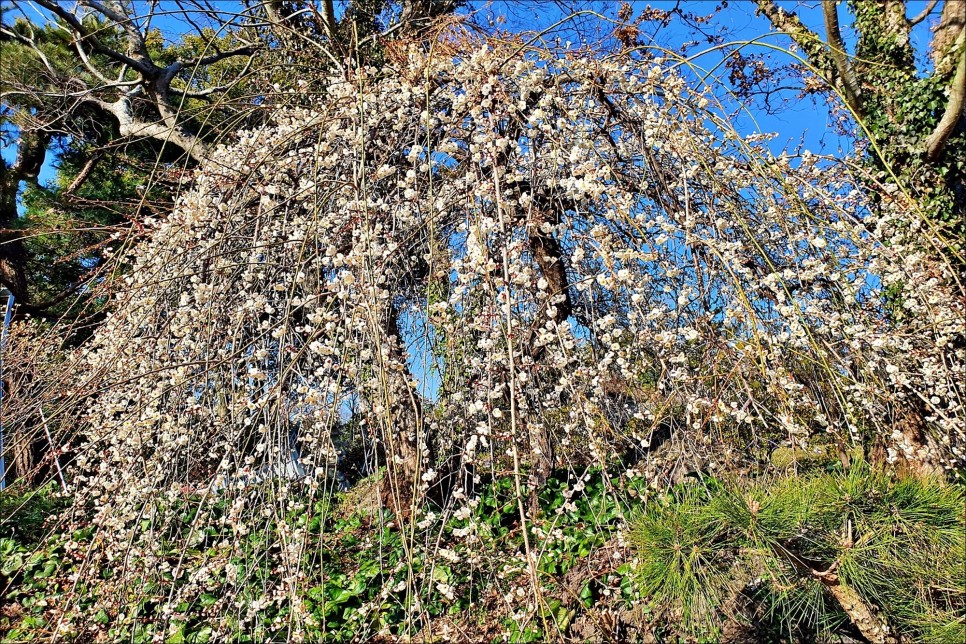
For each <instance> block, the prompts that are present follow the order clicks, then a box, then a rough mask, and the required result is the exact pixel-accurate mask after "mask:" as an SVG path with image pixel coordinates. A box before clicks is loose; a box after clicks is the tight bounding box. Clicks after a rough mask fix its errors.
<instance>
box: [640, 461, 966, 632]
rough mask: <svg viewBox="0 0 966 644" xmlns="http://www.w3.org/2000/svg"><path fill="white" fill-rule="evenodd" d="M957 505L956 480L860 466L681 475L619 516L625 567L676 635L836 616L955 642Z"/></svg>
mask: <svg viewBox="0 0 966 644" xmlns="http://www.w3.org/2000/svg"><path fill="white" fill-rule="evenodd" d="M964 504H966V496H964V491H963V489H962V487H960V486H952V485H947V484H945V483H943V482H941V481H940V480H938V479H934V478H919V477H916V476H913V475H910V474H906V475H892V474H888V473H886V472H883V471H880V470H876V469H873V468H870V467H869V466H868V465H867V464H865V463H863V462H859V463H858V464H856V465H855V466H853V467H852V468H851V469H849V470H848V471H846V472H843V471H832V472H818V473H811V474H806V475H804V476H798V477H795V476H792V477H787V478H777V479H760V480H755V481H747V480H732V481H727V480H717V479H704V480H702V481H699V482H694V481H692V482H690V483H689V484H685V485H682V486H681V487H679V488H678V489H676V490H673V491H672V492H670V493H669V494H667V495H666V496H664V497H663V498H661V499H660V500H657V501H656V502H653V503H651V504H650V505H649V506H648V507H647V508H646V509H645V510H644V511H643V513H642V515H641V516H640V517H639V518H638V519H636V520H635V521H634V522H633V527H632V532H631V535H632V537H631V540H632V543H633V545H634V547H635V549H636V550H637V557H638V560H639V563H638V564H637V565H636V566H635V571H634V573H633V575H634V578H635V580H636V582H637V583H638V585H639V586H640V589H641V592H642V594H644V595H649V596H650V597H651V599H652V601H653V603H654V604H655V605H656V606H657V607H659V608H660V609H662V610H663V611H664V614H665V619H667V620H668V622H670V623H672V624H675V625H676V626H677V627H678V628H679V629H680V631H681V632H682V633H683V634H686V635H689V636H696V635H702V634H703V635H710V636H712V637H715V636H718V635H720V633H721V624H722V623H723V622H724V621H726V620H727V619H728V618H732V617H737V618H739V619H745V620H756V621H759V622H760V623H761V624H762V625H761V626H760V628H762V629H767V628H772V629H775V630H777V634H778V635H779V636H780V637H782V638H790V639H803V640H806V641H813V640H825V639H827V638H829V637H831V636H832V635H833V634H834V633H835V632H836V631H837V630H839V629H840V628H841V627H843V626H847V627H849V628H852V629H855V630H857V631H859V632H860V633H861V634H862V635H863V636H864V637H866V638H867V639H869V640H870V641H887V639H886V638H887V637H890V636H900V637H902V638H909V639H910V640H911V641H934V642H961V641H963V640H964V638H966V630H964V629H966V626H964V619H966V575H964V572H963V571H964V570H966V515H964V512H966V505H964ZM739 607H743V608H742V610H741V611H740V614H739V611H738V610H737V608H739Z"/></svg>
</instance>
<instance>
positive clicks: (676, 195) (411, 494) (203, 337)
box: [65, 42, 966, 615]
mask: <svg viewBox="0 0 966 644" xmlns="http://www.w3.org/2000/svg"><path fill="white" fill-rule="evenodd" d="M718 114H719V111H718V110H716V104H715V101H714V98H713V96H712V95H711V94H710V93H705V92H704V91H702V90H700V89H696V88H694V87H692V86H691V84H689V83H688V82H686V81H685V78H684V77H683V76H682V75H681V74H680V73H679V72H678V71H676V66H675V64H674V61H673V60H663V59H660V58H652V57H649V56H641V55H639V54H635V53H630V52H628V53H623V54H614V55H612V56H609V57H594V56H590V55H581V54H574V53H572V52H571V53H567V54H561V53H558V52H555V51H550V50H533V49H530V48H527V47H525V46H523V44H522V43H519V42H511V43H507V42H477V43H473V44H472V47H471V51H470V52H469V53H467V54H465V55H457V54H456V53H454V51H453V50H451V49H450V48H449V45H447V44H446V43H438V44H437V45H435V46H434V47H431V48H425V49H423V48H412V49H407V48H403V47H400V48H399V49H397V50H394V51H393V52H392V63H391V64H389V65H387V66H386V67H385V68H384V69H381V70H378V71H377V70H374V69H358V70H354V71H352V72H351V73H347V74H345V75H342V76H340V77H337V78H333V79H332V80H331V83H330V84H329V85H328V86H327V87H326V88H325V91H324V92H323V93H322V94H321V97H320V98H319V99H318V103H317V104H316V105H315V106H314V107H313V108H312V109H305V110H294V109H293V110H290V111H285V112H280V113H278V114H275V115H274V118H273V119H272V123H271V124H270V125H266V126H264V127H263V128H261V129H258V130H254V131H250V132H247V133H245V134H243V135H242V136H241V138H240V141H239V142H238V143H237V144H234V145H232V146H229V147H220V148H218V149H217V150H215V151H213V152H212V154H211V155H210V156H209V158H208V160H207V161H206V163H205V164H204V165H203V167H202V168H201V169H200V171H199V172H198V174H197V177H196V180H195V187H194V188H193V190H192V191H190V193H188V194H187V195H186V196H185V197H183V198H182V199H181V200H180V202H179V204H178V206H177V208H176V210H175V212H174V213H173V215H172V216H171V217H170V218H168V219H167V220H165V221H163V222H154V223H152V225H153V226H154V232H153V234H152V235H151V237H150V239H149V241H147V242H146V243H145V244H143V245H141V246H138V247H134V248H131V249H129V253H128V254H127V255H123V254H121V255H119V257H118V261H119V262H124V261H129V262H130V263H131V265H130V270H128V271H127V272H126V276H123V277H121V278H118V279H119V282H118V283H117V284H116V285H115V286H114V295H112V300H111V302H110V308H111V310H112V311H113V312H112V314H111V316H110V317H109V319H108V320H107V321H106V323H105V324H104V326H103V327H102V328H101V329H99V330H98V331H97V334H96V336H95V337H94V339H93V340H92V342H91V344H90V345H89V346H87V347H86V348H85V349H84V356H83V361H84V366H83V367H82V368H80V369H78V370H77V378H78V381H77V382H78V384H77V385H76V386H77V390H78V391H83V392H85V393H90V392H96V395H94V396H93V397H92V398H87V399H85V401H86V402H85V404H84V406H83V407H84V409H83V410H80V411H77V412H76V416H75V417H76V423H77V424H76V426H77V428H78V429H77V432H78V439H77V444H78V447H77V450H78V457H77V460H76V464H75V465H74V477H75V478H74V481H75V482H76V483H75V485H76V486H77V493H78V494H79V495H80V496H81V497H82V498H84V499H86V500H87V501H88V502H87V503H86V504H83V503H78V504H76V506H75V507H80V508H83V509H84V511H87V510H93V511H94V512H95V514H96V522H97V524H98V525H99V526H100V527H101V528H102V531H101V533H100V534H102V535H107V534H111V535H113V536H111V537H110V538H107V537H104V538H102V539H99V541H98V546H97V547H96V548H92V549H91V550H90V556H91V557H94V558H95V559H96V558H97V557H106V558H107V559H108V560H111V559H116V560H118V561H120V560H124V561H127V562H128V563H127V564H125V566H124V568H123V572H122V573H121V574H120V575H119V576H118V578H117V579H119V581H118V583H120V584H122V585H125V587H128V588H134V587H136V586H137V585H138V584H140V583H141V582H142V581H143V576H144V575H145V574H152V573H146V572H145V571H151V570H153V565H154V564H157V562H158V561H161V560H162V559H163V558H162V557H161V550H162V549H163V548H162V543H161V540H160V538H159V537H158V534H159V530H156V529H154V528H153V527H152V528H151V529H145V527H144V525H143V522H144V521H145V520H146V519H147V520H149V523H150V524H151V525H152V526H154V525H162V524H164V522H165V521H170V520H173V519H172V517H169V516H167V515H166V514H165V511H164V508H165V507H171V506H170V504H169V505H165V503H164V502H162V500H163V499H168V501H169V502H170V500H172V499H175V498H179V496H181V495H184V494H185V493H186V492H190V493H200V494H202V498H203V499H205V501H202V502H201V505H200V506H199V507H201V510H199V511H201V512H203V511H205V510H204V508H205V507H206V506H205V503H207V502H209V501H210V499H214V498H216V497H224V496H228V497H230V498H237V501H236V502H235V504H234V505H232V508H231V510H230V511H229V512H227V514H226V517H225V519H224V520H225V521H226V522H227V524H228V525H230V526H232V529H233V530H235V531H236V532H235V534H236V535H237V534H245V533H246V532H247V531H250V530H252V529H253V528H254V526H255V524H256V523H258V522H263V523H264V521H265V517H266V516H269V515H270V514H271V513H272V512H275V511H276V510H277V511H278V512H282V510H281V509H279V508H285V509H287V510H290V509H292V508H289V507H288V505H287V504H290V503H294V501H291V500H287V499H288V497H287V496H286V494H287V493H286V492H285V491H284V490H286V489H288V487H289V486H290V485H292V484H291V483H290V482H287V480H286V477H285V476H284V475H283V474H284V472H283V470H284V469H285V468H294V469H296V470H298V471H299V472H304V473H305V474H306V475H307V478H306V480H307V481H308V483H307V485H308V486H309V487H310V488H311V489H312V490H313V492H314V491H316V490H317V491H318V492H317V493H318V494H319V495H322V494H324V492H325V490H326V489H328V488H327V486H328V485H329V483H328V481H330V480H331V476H332V475H334V474H335V471H336V470H337V469H339V468H342V467H344V466H345V463H346V460H347V456H346V454H347V445H349V443H351V442H353V441H356V442H359V443H361V444H362V445H363V446H364V452H365V453H366V454H368V455H369V456H368V458H367V461H366V465H365V467H364V468H363V469H364V470H365V472H376V471H379V469H380V468H385V469H384V470H382V471H384V473H385V478H384V493H383V499H384V500H387V502H388V503H390V504H391V505H392V506H393V507H394V509H396V510H397V514H398V515H399V516H404V517H405V516H408V515H407V513H406V511H405V507H410V508H412V516H413V517H414V518H418V517H420V516H421V515H420V514H419V513H418V512H417V511H416V510H415V508H416V507H417V506H418V505H419V500H420V499H423V498H426V496H429V497H431V498H434V499H435V500H436V501H437V502H438V503H440V504H442V506H443V507H445V508H448V509H449V510H448V511H451V512H455V513H456V514H457V516H459V515H460V513H461V512H464V511H465V508H466V507H468V506H469V505H471V504H472V503H473V497H474V484H475V483H478V482H479V480H480V478H479V477H480V476H481V474H484V473H495V472H503V471H512V472H514V473H515V474H516V476H517V482H518V492H519V491H521V490H524V491H525V490H526V489H527V486H529V488H530V489H534V488H536V487H538V486H539V485H541V483H542V482H543V481H545V480H546V477H547V476H548V474H549V473H550V472H551V470H553V469H554V468H560V467H570V468H575V469H578V468H583V467H587V466H591V465H596V466H601V467H604V468H608V467H624V468H627V469H629V468H634V471H636V472H637V473H639V474H642V475H647V476H648V477H650V479H651V480H652V481H654V483H655V484H656V485H657V484H662V483H665V482H667V481H668V480H673V479H674V478H675V476H680V473H681V471H682V470H685V469H687V468H686V466H687V465H688V464H690V466H691V467H695V468H698V469H709V470H712V471H714V470H716V469H718V468H721V467H723V466H725V465H728V466H730V467H745V466H749V465H751V464H753V463H755V462H757V461H767V458H768V454H769V452H770V451H771V450H772V449H774V447H776V446H778V445H791V446H793V447H796V448H803V447H812V446H814V445H823V446H827V447H828V449H830V450H833V451H838V452H841V453H843V454H845V453H847V452H848V451H849V450H850V449H851V448H852V446H853V445H864V446H866V447H869V448H871V447H873V446H876V447H879V448H881V449H882V450H884V453H885V458H886V459H887V460H892V461H895V460H897V459H900V460H901V459H907V460H909V461H910V462H915V463H931V464H934V465H939V466H941V465H944V464H945V465H948V464H950V463H953V462H955V461H957V460H961V459H962V458H963V438H964V415H966V412H964V408H963V396H964V391H963V385H962V383H963V382H964V378H963V376H964V367H963V365H964V345H963V333H964V300H963V291H962V286H961V285H960V284H959V283H958V282H957V277H956V275H955V274H954V273H953V272H952V271H951V270H949V269H946V268H944V265H943V264H942V259H941V258H939V259H937V258H935V257H934V256H930V255H928V254H927V253H926V251H923V250H922V248H923V246H922V244H921V243H920V242H921V238H922V236H923V235H928V234H929V233H928V229H927V228H924V227H923V228H920V227H919V220H918V219H917V217H916V213H915V210H914V208H913V207H912V206H911V205H910V204H909V203H907V202H905V201H903V196H902V195H901V194H894V195H882V196H881V199H882V201H881V202H880V203H877V204H875V207H874V208H873V207H871V206H870V204H868V203H867V202H866V201H865V199H866V197H865V194H866V193H865V192H864V191H862V190H859V189H857V188H855V186H856V185H857V179H856V177H855V176H853V174H852V173H853V172H861V170H859V169H855V168H854V167H852V166H849V165H848V164H846V163H834V162H832V161H830V160H828V159H823V158H819V157H817V156H814V155H810V154H808V153H803V154H800V155H782V156H774V155H773V154H771V153H770V152H769V148H768V147H767V145H766V143H767V140H766V137H762V136H760V135H754V136H741V135H739V134H738V133H736V132H735V131H733V130H732V129H731V128H730V127H729V126H728V125H727V122H726V120H724V119H722V118H720V117H719V116H718ZM65 413H66V412H65ZM521 475H522V476H521ZM256 480H271V482H272V486H273V489H274V490H275V493H273V494H272V495H268V496H264V497H258V499H259V500H258V502H259V503H262V504H263V506H262V507H264V513H245V512H242V508H243V507H244V506H245V504H246V503H254V502H255V501H253V500H252V499H253V498H254V497H252V496H251V493H250V492H249V491H248V490H249V489H250V487H251V484H252V482H253V481H256ZM304 484H305V483H300V484H299V485H304ZM269 499H271V502H269V501H268V500H269ZM236 506H237V507H236ZM273 507H275V508H276V510H273V509H272V508H273ZM287 510H286V511H287ZM521 511H522V505H521ZM265 513H267V514H265ZM152 522H154V523H152ZM107 528H109V530H108V529H107ZM286 530H287V532H286ZM282 532H285V534H281V533H280V535H279V536H278V538H277V539H276V540H275V542H277V543H280V544H283V545H282V546H280V547H279V548H278V549H276V550H273V551H271V553H270V554H268V555H266V556H268V557H269V558H271V559H272V561H274V562H275V563H276V564H277V565H279V566H282V567H283V568H285V569H286V570H289V571H290V572H291V575H290V576H284V577H283V578H282V579H283V581H282V582H279V583H280V584H281V586H279V587H278V588H275V589H267V594H266V596H271V597H273V599H272V601H280V602H285V601H287V600H286V597H294V591H292V589H293V588H294V586H295V585H297V584H298V583H299V581H298V579H299V576H298V572H299V570H298V564H297V561H299V559H298V557H297V556H296V553H297V552H298V551H299V548H300V547H301V546H300V544H301V543H302V541H300V539H303V538H304V536H305V535H304V533H300V532H299V530H297V529H295V530H294V532H293V531H292V528H285V529H283V530H282ZM465 537H466V538H467V539H472V537H473V531H472V529H470V528H468V529H467V530H466V532H465ZM185 538H186V539H188V540H189V541H190V539H191V538H193V537H190V536H187V537H185ZM269 540H270V541H271V539H269ZM186 543H187V542H186ZM134 561H137V562H139V563H132V562H134ZM293 562H295V563H293ZM165 565H167V566H168V568H170V565H168V564H165ZM218 565H219V564H217V563H215V562H213V563H212V567H211V569H209V570H208V571H207V574H213V572H212V571H213V570H215V569H216V568H217V567H218ZM286 566H288V568H286ZM162 568H163V566H162ZM91 571H92V572H96V571H97V566H92V567H91ZM132 571H136V572H132ZM159 574H160V573H159ZM285 580H287V581H285ZM203 582H204V579H200V581H198V584H202V585H203ZM286 584H289V585H288V586H286ZM184 592H188V591H187V590H185V591H184ZM225 592H227V591H225ZM104 601H106V602H109V601H111V599H110V597H107V596H105V599H104ZM118 601H120V600H118ZM172 601H174V600H172ZM226 601H228V600H226ZM292 611H293V613H292V614H293V615H297V614H298V610H297V606H295V605H294V604H293V607H292Z"/></svg>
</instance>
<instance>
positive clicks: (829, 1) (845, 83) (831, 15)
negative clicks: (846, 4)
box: [822, 0, 865, 118]
mask: <svg viewBox="0 0 966 644" xmlns="http://www.w3.org/2000/svg"><path fill="white" fill-rule="evenodd" d="M836 4H837V0H822V13H823V15H824V17H825V33H826V36H827V37H828V44H829V47H830V49H831V55H832V62H834V63H835V69H836V71H837V72H838V76H839V78H841V79H842V89H843V90H844V92H845V101H846V102H847V103H848V105H849V107H850V108H851V109H852V112H853V113H854V114H855V115H856V117H858V118H861V117H862V116H863V114H864V113H865V110H864V109H863V108H864V105H863V101H862V90H861V88H860V87H859V83H858V81H857V80H856V78H855V70H854V69H853V68H852V63H851V62H850V61H849V56H848V52H846V51H845V43H844V42H843V41H842V32H841V30H840V29H839V11H838V8H837V7H836Z"/></svg>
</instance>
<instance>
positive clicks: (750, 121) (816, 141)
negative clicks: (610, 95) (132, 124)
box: [0, 0, 848, 182]
mask: <svg viewBox="0 0 966 644" xmlns="http://www.w3.org/2000/svg"><path fill="white" fill-rule="evenodd" d="M566 4H567V3H566V0H564V1H563V2H558V1H556V0H490V1H483V0H471V1H470V2H469V4H468V5H467V6H466V7H465V8H464V9H462V11H464V12H466V11H472V12H474V13H476V15H477V18H478V19H480V20H481V21H484V22H485V21H486V19H487V18H488V17H492V18H493V24H494V25H495V26H496V27H498V28H500V29H505V30H506V31H509V32H519V31H534V32H535V31H542V30H546V29H548V28H550V27H551V26H552V25H554V24H555V23H558V22H560V21H561V20H562V19H564V18H565V17H566V16H567V12H566V10H565V5H566ZM570 4H571V5H573V6H575V7H579V8H581V9H589V10H592V11H595V12H597V13H599V14H600V15H602V16H605V17H608V18H616V14H617V11H618V9H619V7H620V3H618V2H616V1H613V0H595V1H589V2H587V1H585V2H571V3H570ZM678 4H679V3H677V2H676V1H675V0H650V1H649V2H639V1H635V2H631V6H632V7H633V9H634V11H635V14H636V13H637V12H640V11H642V10H644V9H645V8H646V7H648V6H651V7H654V8H657V9H665V10H670V9H673V8H674V7H675V6H676V5H678ZM141 5H144V7H141ZM212 5H213V6H215V7H216V8H218V9H223V10H224V11H225V12H226V14H228V13H233V12H236V11H238V10H239V9H240V4H239V3H238V2H237V1H236V0H218V1H215V2H212ZM136 6H138V7H140V8H142V9H143V8H146V6H147V5H146V4H145V3H144V2H143V1H142V0H137V2H136ZM680 6H681V7H682V8H683V9H684V10H685V11H688V12H692V13H695V14H707V13H711V12H712V11H713V10H714V9H715V7H716V6H717V3H715V2H709V1H701V0H690V1H685V2H682V3H680ZM162 7H163V3H162ZM38 15H40V13H39V12H38ZM801 17H802V18H803V20H804V21H805V22H806V24H810V23H814V22H815V20H816V18H820V16H819V12H818V11H816V10H814V9H813V10H811V11H804V12H802V14H801ZM595 21H596V24H595ZM152 26H155V27H157V28H159V29H161V30H162V31H163V32H164V33H166V34H169V35H170V36H169V37H170V38H171V39H172V40H177V39H178V37H179V36H180V34H181V33H184V31H185V30H186V28H189V27H188V25H187V24H186V23H185V22H184V20H183V18H179V17H177V16H175V15H165V14H164V13H163V12H162V13H160V14H159V15H156V16H155V17H154V19H153V22H152ZM815 26H818V25H815ZM605 29H607V23H606V22H600V21H597V19H596V18H595V17H593V16H583V17H580V18H577V19H575V20H571V21H566V22H565V23H564V24H562V25H559V26H557V27H556V28H555V29H554V30H553V32H552V33H553V34H555V35H556V36H557V37H559V38H560V41H561V43H566V42H568V41H569V42H571V46H572V47H573V48H574V49H576V48H578V47H580V45H581V44H587V42H588V41H592V40H595V39H596V38H597V37H598V35H599V34H601V33H603V30H605ZM710 30H711V31H712V32H713V31H715V30H727V32H728V33H727V35H726V37H725V38H726V40H727V41H736V40H752V39H755V38H759V37H761V36H762V35H764V34H767V33H769V31H770V26H769V24H768V22H767V21H766V20H765V19H764V18H761V17H756V16H755V15H754V7H753V5H752V4H751V3H749V2H734V1H732V2H731V3H729V6H728V8H727V9H726V10H724V11H721V12H719V13H718V14H717V16H716V17H715V19H714V22H713V23H711V25H710ZM648 35H649V36H650V37H652V38H653V42H654V44H656V45H659V46H662V47H666V48H667V49H670V50H679V49H680V48H681V46H682V44H683V43H685V42H686V41H689V40H693V39H694V34H693V32H690V31H689V30H688V28H687V27H685V26H684V25H683V24H682V23H681V22H680V21H678V20H673V21H672V22H671V23H670V25H668V26H667V27H664V28H661V29H657V30H653V29H652V30H649V31H648ZM645 40H646V39H645ZM763 42H767V43H770V44H772V45H778V46H781V47H784V46H787V44H788V41H787V39H786V38H784V37H782V36H778V35H773V36H771V37H768V38H766V39H764V40H763ZM743 51H745V52H749V53H750V52H752V51H758V52H768V53H769V54H770V55H771V56H772V57H773V58H774V59H775V60H776V61H780V62H789V61H790V60H791V59H790V58H788V57H787V56H785V57H782V55H781V54H780V53H776V52H774V51H769V50H768V49H767V48H765V47H762V46H757V45H751V46H748V47H746V48H745V49H744V50H743ZM688 53H689V55H690V57H691V58H690V63H691V65H692V66H693V70H694V72H695V73H696V74H699V73H702V72H701V71H700V70H711V69H713V68H715V67H718V69H717V73H721V72H722V70H723V68H722V67H720V64H721V63H722V60H723V52H722V50H721V49H715V48H714V47H712V46H711V45H707V44H704V45H698V46H695V47H692V48H691V49H690V50H689V52H688ZM786 94H787V95H788V96H794V93H793V92H787V93H786ZM749 107H751V110H750V113H742V112H741V111H740V109H739V108H740V106H739V105H737V104H735V103H732V104H731V105H730V106H729V111H730V112H732V114H734V115H735V118H734V119H733V124H734V125H735V126H736V127H737V128H738V130H739V131H741V132H743V133H753V132H756V131H761V132H773V133H776V134H777V135H778V136H777V138H776V139H775V140H774V141H773V142H772V144H771V147H772V150H773V151H774V152H775V153H776V154H777V153H780V151H781V150H782V149H785V148H789V149H794V148H796V147H798V146H799V145H802V146H804V148H805V149H809V150H811V151H813V152H827V153H832V154H835V153H838V152H840V151H841V150H843V149H847V146H848V141H846V140H843V139H841V138H840V137H838V136H837V135H835V134H834V132H833V131H832V129H831V127H830V123H829V115H828V111H827V109H826V107H825V105H824V104H823V103H821V102H817V101H813V100H811V99H805V100H792V101H790V102H787V103H784V104H783V105H782V106H781V109H780V110H778V111H777V113H775V114H765V113H763V112H761V111H760V110H756V109H754V107H752V106H749ZM751 114H753V115H754V118H752V117H751ZM0 154H2V155H3V157H4V158H5V159H7V160H8V161H10V160H12V158H13V156H14V155H15V150H14V149H13V148H12V147H11V146H8V147H5V148H4V149H2V150H0ZM55 165H56V158H54V157H53V155H50V156H49V158H48V159H47V161H46V163H45V164H44V167H43V170H42V172H41V176H40V178H41V181H45V182H46V181H50V180H51V179H53V178H54V176H55V173H56V171H55Z"/></svg>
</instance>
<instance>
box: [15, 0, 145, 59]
mask: <svg viewBox="0 0 966 644" xmlns="http://www.w3.org/2000/svg"><path fill="white" fill-rule="evenodd" d="M34 2H36V3H37V4H39V5H40V6H41V7H43V8H44V9H47V10H48V11H50V12H51V13H53V14H54V15H55V16H57V17H58V18H60V19H61V20H63V21H64V22H66V23H67V24H68V25H69V26H70V28H71V29H72V30H73V31H74V34H75V35H76V36H77V37H79V38H80V39H82V40H86V41H87V42H89V43H90V44H91V47H93V48H94V50H95V51H97V52H98V53H100V54H103V55H104V56H107V57H108V58H110V59H112V60H114V61H116V62H119V63H124V64H125V65H128V66H130V67H133V68H134V69H136V70H138V71H139V72H142V73H149V72H150V67H148V66H146V65H145V64H144V63H143V62H141V61H139V60H136V59H134V58H131V57H130V56H127V55H125V54H122V53H121V52H119V51H116V50H115V49H112V48H110V47H107V46H105V45H104V44H103V43H102V42H101V41H100V40H99V39H98V38H97V37H96V36H94V35H93V34H91V33H90V32H89V31H88V30H87V29H86V28H85V27H84V25H83V24H82V23H81V21H80V20H79V19H78V18H77V16H76V15H74V14H73V13H72V12H71V11H69V10H68V9H65V8H64V7H63V6H62V5H61V4H59V3H58V2H56V1H55V0H34Z"/></svg>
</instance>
